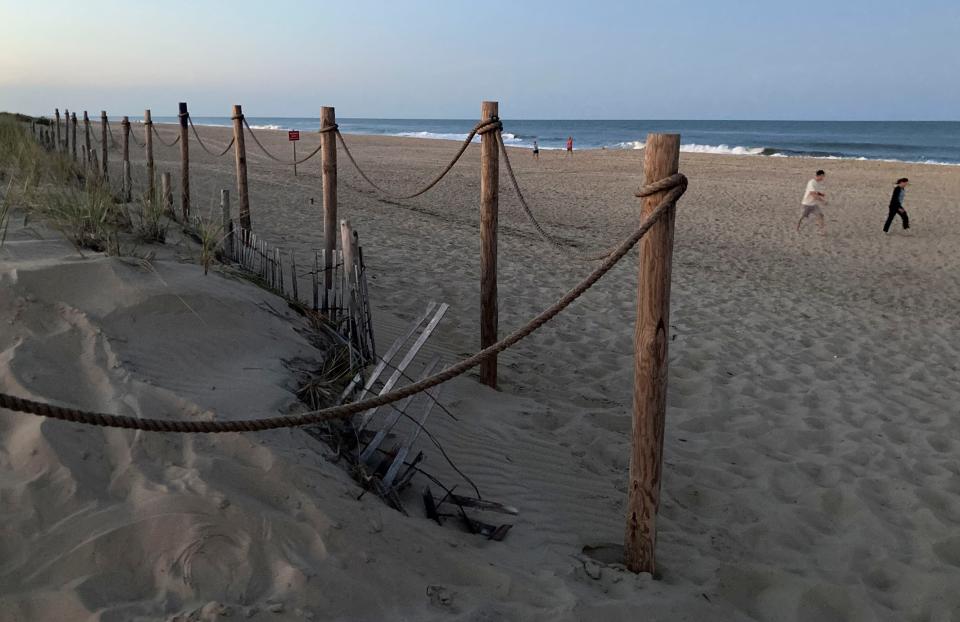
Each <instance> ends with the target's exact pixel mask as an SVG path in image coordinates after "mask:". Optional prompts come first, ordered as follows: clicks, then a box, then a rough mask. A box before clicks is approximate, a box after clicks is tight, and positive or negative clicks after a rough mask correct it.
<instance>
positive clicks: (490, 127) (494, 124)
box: [337, 118, 503, 201]
mask: <svg viewBox="0 0 960 622" xmlns="http://www.w3.org/2000/svg"><path fill="white" fill-rule="evenodd" d="M501 129H503V125H502V124H501V123H500V120H499V119H497V118H493V119H490V120H489V121H480V122H479V123H477V125H476V126H474V128H473V129H472V130H470V133H469V134H467V138H466V139H465V140H464V141H463V144H462V145H460V149H459V150H458V151H457V153H456V155H455V156H453V159H452V160H450V164H447V167H446V168H445V169H443V170H442V171H441V172H440V174H439V175H437V176H436V178H434V180H433V181H431V182H430V183H429V184H427V185H426V187H424V188H423V189H422V190H418V191H417V192H414V193H413V194H408V195H405V196H399V195H394V194H391V193H390V192H389V191H387V190H384V189H383V188H381V187H380V186H378V185H377V184H375V183H374V181H373V180H372V179H370V177H368V176H367V174H366V173H364V172H363V169H362V168H360V165H359V164H357V161H356V159H354V157H353V154H352V153H350V148H349V147H347V142H346V141H345V140H344V139H343V134H341V133H340V131H339V130H337V138H339V139H340V144H341V145H343V150H344V151H345V152H346V153H347V158H348V159H349V160H350V162H351V163H352V164H353V167H354V168H355V169H357V172H358V173H360V177H363V179H364V180H365V181H366V182H367V183H368V184H370V185H371V186H373V187H374V188H375V189H376V190H377V191H379V192H380V194H382V195H383V196H384V197H385V198H388V199H393V200H395V201H403V200H405V199H412V198H415V197H418V196H420V195H421V194H424V193H425V192H427V191H428V190H430V189H431V188H433V187H434V186H436V185H437V184H438V183H440V180H441V179H443V178H444V177H445V176H446V175H447V173H449V172H450V170H451V169H452V168H453V165H454V164H456V163H457V161H458V160H460V156H462V155H463V153H464V152H465V151H466V150H467V147H469V146H470V143H471V142H472V141H473V137H474V136H476V135H477V134H486V133H488V132H497V133H499V132H500V130H501Z"/></svg>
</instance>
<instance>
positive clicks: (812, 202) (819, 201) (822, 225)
mask: <svg viewBox="0 0 960 622" xmlns="http://www.w3.org/2000/svg"><path fill="white" fill-rule="evenodd" d="M826 176H827V174H826V173H824V172H823V171H822V170H819V171H817V172H816V174H815V175H814V178H813V179H811V180H810V181H808V182H807V188H806V190H804V191H803V199H801V200H800V208H801V209H802V210H803V211H802V213H801V214H800V222H798V223H797V231H800V226H801V225H802V224H803V221H804V220H806V219H807V216H810V215H811V214H812V215H814V216H815V217H816V218H817V228H818V229H819V230H820V235H823V234H824V233H826V230H827V224H826V221H825V220H824V218H823V210H821V209H820V206H821V205H826V204H827V195H826V194H825V193H824V192H823V191H824V186H823V179H824V178H825V177H826Z"/></svg>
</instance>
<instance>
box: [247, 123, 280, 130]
mask: <svg viewBox="0 0 960 622" xmlns="http://www.w3.org/2000/svg"><path fill="white" fill-rule="evenodd" d="M250 129H252V130H285V129H287V128H285V127H283V126H282V125H274V124H272V123H270V124H267V125H251V126H250Z"/></svg>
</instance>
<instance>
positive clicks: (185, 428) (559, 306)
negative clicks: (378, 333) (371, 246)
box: [0, 173, 687, 433]
mask: <svg viewBox="0 0 960 622" xmlns="http://www.w3.org/2000/svg"><path fill="white" fill-rule="evenodd" d="M667 189H669V191H668V192H667V195H666V196H665V197H663V200H661V201H660V203H659V204H658V205H657V207H656V208H655V209H654V210H653V211H652V212H651V213H650V216H648V217H647V218H646V219H645V220H644V221H643V223H641V225H640V226H639V227H638V228H637V230H636V231H634V232H633V233H632V234H631V235H630V236H629V237H627V238H626V239H625V240H623V242H621V243H620V245H619V246H618V247H617V249H616V250H615V251H614V252H613V253H611V254H610V256H608V257H607V258H606V259H605V260H604V261H603V263H602V264H600V265H599V266H598V267H597V268H596V269H594V271H593V272H591V273H590V274H589V275H587V277H586V278H585V279H583V280H582V281H580V283H578V284H577V285H576V287H574V288H573V289H571V290H570V291H568V292H567V293H566V294H564V295H563V297H562V298H560V300H558V301H557V302H555V303H554V304H552V305H551V306H550V307H548V308H547V309H546V310H544V311H543V312H541V313H540V314H539V315H537V316H536V317H535V318H533V319H532V320H530V321H529V322H527V323H526V324H525V325H523V326H522V327H520V328H518V329H517V330H515V331H514V332H513V333H511V334H510V335H509V336H508V337H506V338H504V339H501V340H500V341H498V342H497V343H495V344H493V345H491V346H488V347H486V348H484V349H483V350H480V351H479V352H477V353H476V354H474V355H473V356H470V357H468V358H465V359H463V360H461V361H460V362H459V363H456V364H455V365H453V366H451V367H448V368H447V369H445V370H443V371H442V372H439V373H437V374H434V375H432V376H429V377H428V378H424V379H423V380H420V381H418V382H415V383H413V384H409V385H407V386H405V387H402V388H400V389H397V390H395V391H391V392H390V393H385V394H383V395H378V396H376V397H372V398H369V399H366V400H362V401H359V402H352V403H350V404H341V405H339V406H332V407H330V408H324V409H322V410H315V411H311V412H308V413H304V414H302V415H297V416H282V417H266V418H263V419H247V420H242V421H177V420H173V419H141V418H138V417H130V416H125V415H111V414H106V413H97V412H89V411H83V410H77V409H75V408H64V407H61V406H54V405H53V404H46V403H43V402H36V401H33V400H28V399H24V398H20V397H15V396H13V395H8V394H6V393H0V408H6V409H8V410H13V411H18V412H23V413H29V414H33V415H39V416H41V417H49V418H51V419H59V420H61V421H69V422H71V423H83V424H86V425H95V426H100V427H109V428H124V429H128V430H144V431H146V432H191V433H222V432H258V431H261V430H272V429H276V428H293V427H298V426H302V425H310V424H315V423H320V422H322V421H329V420H331V419H344V418H346V417H349V416H351V415H355V414H357V413H360V412H363V411H365V410H369V409H371V408H377V407H379V406H385V405H387V404H392V403H394V402H397V401H399V400H402V399H404V398H406V397H409V396H411V395H415V394H417V393H420V392H422V391H426V390H428V389H430V388H432V387H435V386H437V385H438V384H441V383H443V382H447V381H448V380H452V379H454V378H456V377H457V376H460V375H462V374H463V373H465V372H466V371H468V370H470V369H472V368H474V367H476V366H477V365H479V364H480V363H482V362H483V361H485V360H487V359H489V358H491V357H493V356H496V355H497V354H499V353H500V352H503V351H504V350H506V349H507V348H510V347H511V346H513V345H514V344H516V343H517V342H519V341H520V340H521V339H523V338H524V337H527V336H529V335H530V334H531V333H533V332H534V331H536V330H537V329H539V328H540V327H541V326H543V325H544V324H546V323H547V322H548V321H550V320H551V319H553V318H554V317H555V316H556V315H557V314H559V313H560V312H561V311H563V310H564V309H566V308H567V307H568V306H570V304H572V303H573V301H575V300H576V299H577V298H579V297H580V296H581V295H582V294H583V293H584V292H586V291H587V290H588V289H590V288H591V287H592V286H593V285H594V284H595V283H596V282H597V281H599V280H600V279H601V278H603V276H604V275H605V274H606V273H607V272H609V271H610V270H611V269H612V268H613V267H614V266H615V265H616V264H617V262H619V261H620V260H621V259H623V257H624V256H625V255H626V254H627V253H628V252H630V249H632V248H633V247H634V246H635V245H636V244H637V242H639V241H640V238H642V237H643V236H644V235H645V234H646V233H647V231H649V230H650V228H651V227H653V225H655V224H656V223H657V222H659V221H660V219H661V218H663V216H664V215H665V214H667V213H668V212H669V210H671V209H672V208H673V207H674V205H675V204H676V202H677V200H678V199H679V198H680V197H681V196H683V193H684V192H685V191H686V189H687V178H686V177H684V176H683V175H681V174H679V173H678V174H675V175H671V176H670V177H667V178H665V179H662V180H660V181H658V182H655V183H653V184H650V185H648V186H645V187H643V188H641V189H640V190H639V191H638V192H637V196H649V195H651V194H655V193H657V192H662V191H664V190H667Z"/></svg>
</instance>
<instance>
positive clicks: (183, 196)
mask: <svg viewBox="0 0 960 622" xmlns="http://www.w3.org/2000/svg"><path fill="white" fill-rule="evenodd" d="M187 131H188V128H187V103H186V102H180V213H181V214H182V215H183V222H184V224H187V223H189V222H190V140H189V136H187Z"/></svg>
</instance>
